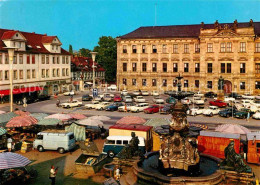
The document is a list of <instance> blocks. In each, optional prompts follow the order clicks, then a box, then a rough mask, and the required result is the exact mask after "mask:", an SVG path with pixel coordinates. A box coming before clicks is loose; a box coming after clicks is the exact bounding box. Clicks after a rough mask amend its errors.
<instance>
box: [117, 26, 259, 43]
mask: <svg viewBox="0 0 260 185" xmlns="http://www.w3.org/2000/svg"><path fill="white" fill-rule="evenodd" d="M225 24H227V25H229V26H230V27H232V26H233V23H221V24H219V25H221V26H224V25H225ZM253 25H254V28H255V35H257V36H260V22H254V23H253ZM237 27H238V28H246V27H249V22H246V23H238V25H237ZM201 28H202V26H201V24H194V25H173V26H148V27H140V28H138V29H136V30H134V31H132V32H130V33H128V34H125V35H123V36H121V37H119V38H122V39H133V38H170V37H172V38H183V37H191V38H194V37H195V38H197V37H199V34H200V29H201ZM213 28H214V24H204V29H213Z"/></svg>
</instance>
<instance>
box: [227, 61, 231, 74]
mask: <svg viewBox="0 0 260 185" xmlns="http://www.w3.org/2000/svg"><path fill="white" fill-rule="evenodd" d="M227 73H231V63H227Z"/></svg>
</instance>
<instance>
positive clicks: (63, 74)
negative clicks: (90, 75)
mask: <svg viewBox="0 0 260 185" xmlns="http://www.w3.org/2000/svg"><path fill="white" fill-rule="evenodd" d="M62 76H66V73H65V68H63V69H62ZM85 78H86V75H85Z"/></svg>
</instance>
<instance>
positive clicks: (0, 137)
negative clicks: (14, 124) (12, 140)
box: [0, 127, 7, 150]
mask: <svg viewBox="0 0 260 185" xmlns="http://www.w3.org/2000/svg"><path fill="white" fill-rule="evenodd" d="M6 134H7V131H6V130H5V129H4V128H1V127H0V150H2V149H5V148H6V145H7V137H6Z"/></svg>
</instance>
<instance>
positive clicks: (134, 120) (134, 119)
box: [116, 116, 146, 125]
mask: <svg viewBox="0 0 260 185" xmlns="http://www.w3.org/2000/svg"><path fill="white" fill-rule="evenodd" d="M145 122H146V120H145V119H143V118H141V117H138V116H125V117H123V118H121V119H120V120H118V121H117V122H116V124H125V125H131V124H144V123H145Z"/></svg>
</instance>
